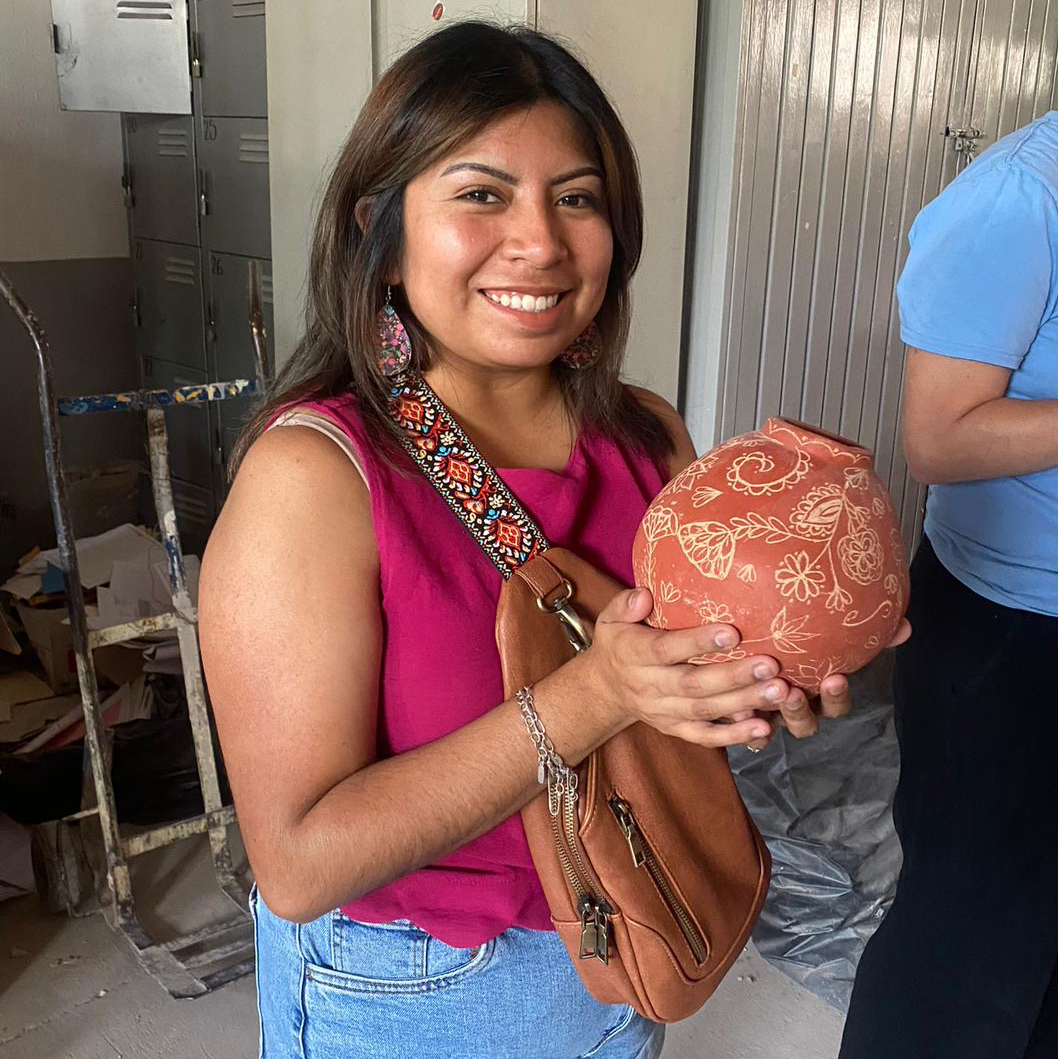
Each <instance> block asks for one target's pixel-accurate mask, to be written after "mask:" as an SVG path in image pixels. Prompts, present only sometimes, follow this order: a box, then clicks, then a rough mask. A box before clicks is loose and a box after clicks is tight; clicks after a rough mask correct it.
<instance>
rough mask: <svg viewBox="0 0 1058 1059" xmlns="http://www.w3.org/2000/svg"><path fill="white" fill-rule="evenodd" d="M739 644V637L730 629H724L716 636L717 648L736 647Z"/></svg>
mask: <svg viewBox="0 0 1058 1059" xmlns="http://www.w3.org/2000/svg"><path fill="white" fill-rule="evenodd" d="M737 643H738V637H737V636H736V635H735V634H734V633H733V632H732V631H731V630H730V629H724V630H722V631H721V632H718V633H717V634H716V646H717V647H734V646H735V644H737Z"/></svg>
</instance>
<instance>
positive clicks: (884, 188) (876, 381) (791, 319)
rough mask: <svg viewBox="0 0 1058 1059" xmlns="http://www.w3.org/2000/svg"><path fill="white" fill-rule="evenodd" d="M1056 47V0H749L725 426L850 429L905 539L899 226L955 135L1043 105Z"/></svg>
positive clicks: (937, 177)
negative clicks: (884, 488) (778, 419)
mask: <svg viewBox="0 0 1058 1059" xmlns="http://www.w3.org/2000/svg"><path fill="white" fill-rule="evenodd" d="M1056 53H1058V0H859V2H855V0H748V2H747V5H746V10H745V16H744V23H743V30H742V62H741V72H740V86H739V113H738V128H737V134H736V144H737V146H736V170H735V174H736V175H735V190H734V201H733V210H734V216H733V226H732V231H733V234H732V237H731V244H730V248H729V272H728V304H727V312H726V318H725V327H724V340H723V341H724V350H725V357H724V363H725V372H724V380H723V396H724V401H723V409H722V413H721V429H722V433H723V434H725V435H730V434H733V433H736V432H739V431H743V430H749V429H752V428H753V427H755V426H756V425H757V424H758V423H759V422H760V421H761V420H763V419H764V418H766V417H767V416H769V415H775V414H776V413H779V414H782V415H785V416H788V417H793V418H797V419H803V420H805V421H806V422H810V423H815V424H818V425H821V426H823V427H824V428H825V429H828V430H832V431H837V432H839V433H842V434H845V435H848V436H851V437H854V438H857V439H859V440H860V441H862V442H863V443H865V444H867V445H869V446H871V447H872V448H873V449H874V450H875V452H876V454H877V466H878V470H879V473H880V474H881V475H882V477H883V479H885V480H887V481H888V482H889V484H890V488H891V490H892V492H893V496H894V499H895V501H896V503H897V505H898V507H899V508H901V509H902V513H903V520H902V521H903V525H904V529H905V535H906V536H907V537H908V538H909V539H910V538H911V537H913V536H916V535H917V533H918V531H919V529H920V523H921V509H922V501H923V499H924V490H923V489H921V488H920V487H919V486H918V485H917V483H915V482H913V481H912V480H911V479H910V478H909V477H908V476H907V470H906V466H905V464H904V460H903V456H902V454H901V451H900V445H899V438H898V429H897V423H898V417H899V406H900V390H901V381H902V376H903V361H904V349H903V345H902V343H901V342H900V337H899V327H898V320H897V311H896V300H895V298H894V296H893V290H894V287H895V283H896V278H897V276H898V275H899V271H900V268H901V266H902V264H903V260H904V255H905V253H906V247H907V231H908V229H909V228H910V226H911V222H912V221H913V220H914V218H915V214H916V213H917V212H918V210H919V209H920V208H921V206H922V205H923V204H924V203H926V202H928V201H929V200H930V199H932V198H933V197H934V196H935V195H936V194H937V192H938V191H939V190H940V189H941V188H942V187H943V186H944V184H946V183H947V182H948V181H949V180H951V179H952V177H953V176H954V175H955V173H956V171H957V168H958V166H959V165H961V164H964V162H965V159H966V158H967V157H968V155H969V153H970V150H972V149H973V148H976V149H977V150H980V149H982V148H983V147H986V146H987V145H988V144H990V143H992V142H994V140H995V139H996V138H997V137H998V136H1002V135H1005V134H1006V133H1007V132H1010V131H1011V130H1012V129H1015V128H1017V127H1018V126H1020V125H1023V124H1025V123H1026V122H1027V121H1030V120H1031V119H1032V118H1034V117H1037V116H1039V115H1040V114H1042V113H1044V112H1046V111H1047V110H1049V109H1051V108H1052V107H1053V106H1054V100H1055V69H1056V63H1055V58H1056ZM959 130H965V131H966V132H967V133H968V134H970V137H971V138H969V139H962V140H958V141H957V137H956V136H955V135H954V134H955V133H956V132H957V131H959ZM946 131H947V132H949V133H951V135H946ZM975 132H976V133H979V134H980V135H979V136H978V138H977V139H976V140H975V139H973V138H972V134H973V133H975ZM957 147H960V148H962V147H966V148H969V149H970V150H964V151H962V152H960V151H958V150H957V149H956V148H957Z"/></svg>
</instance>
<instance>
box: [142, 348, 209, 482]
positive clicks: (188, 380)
mask: <svg viewBox="0 0 1058 1059" xmlns="http://www.w3.org/2000/svg"><path fill="white" fill-rule="evenodd" d="M143 381H144V385H145V386H146V387H147V388H148V389H152V390H175V389H178V388H179V387H181V386H200V385H202V383H204V382H207V381H208V380H207V378H206V373H205V372H204V371H193V370H192V369H190V368H185V367H181V366H180V365H178V364H167V363H166V362H165V361H164V360H155V359H153V358H151V359H148V360H144V362H143ZM210 412H211V410H210V407H209V405H206V404H197V405H196V404H191V405H187V406H186V407H183V408H172V409H170V410H168V411H166V413H165V422H166V427H167V428H168V431H169V465H170V467H171V468H172V474H173V478H176V479H179V480H181V481H184V482H187V483H189V484H191V485H197V486H199V487H201V488H202V489H207V490H211V489H212V487H213V453H214V445H213V437H214V434H213V430H212V429H211V423H212V416H211V414H210Z"/></svg>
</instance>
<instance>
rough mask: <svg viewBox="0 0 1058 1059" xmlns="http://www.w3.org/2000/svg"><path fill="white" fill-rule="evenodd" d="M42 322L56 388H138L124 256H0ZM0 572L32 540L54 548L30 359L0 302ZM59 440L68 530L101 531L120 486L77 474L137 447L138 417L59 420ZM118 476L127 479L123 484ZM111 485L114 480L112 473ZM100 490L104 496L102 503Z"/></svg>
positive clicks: (118, 512) (131, 455) (116, 512)
mask: <svg viewBox="0 0 1058 1059" xmlns="http://www.w3.org/2000/svg"><path fill="white" fill-rule="evenodd" d="M0 268H2V269H3V270H4V272H6V273H7V275H8V276H9V277H10V278H11V280H12V281H13V282H14V284H15V285H16V287H17V288H18V290H19V293H20V294H21V295H22V297H23V298H24V299H25V301H26V302H27V303H28V304H29V305H31V306H32V307H33V308H34V310H35V312H36V313H37V316H38V318H39V319H40V321H41V323H42V324H43V325H44V327H45V328H46V329H47V332H48V339H49V343H50V346H51V353H52V360H53V363H54V370H55V387H56V391H57V393H58V394H59V395H73V394H82V393H93V392H101V391H110V390H123V389H130V388H135V387H136V386H138V385H139V383H138V380H137V368H136V359H135V352H134V349H133V343H132V328H131V327H130V325H129V310H128V297H129V289H130V286H131V283H132V273H131V267H130V263H129V261H128V259H122V258H109V259H88V260H83V261H32V262H2V263H0ZM0 365H2V368H0V423H3V424H4V432H3V444H2V447H0V577H2V576H5V575H6V574H7V573H8V572H9V571H10V569H11V567H12V565H13V564H14V563H15V561H16V559H17V558H18V556H19V555H22V554H23V553H25V552H26V551H28V550H29V549H30V548H32V547H33V545H35V544H39V545H41V547H51V546H52V545H53V544H54V540H55V533H54V529H53V527H52V520H51V510H50V508H49V506H48V491H47V479H46V476H45V473H44V452H43V441H42V435H41V421H40V411H39V407H38V404H37V374H36V357H35V354H34V350H33V346H32V344H31V343H30V340H29V337H28V336H27V335H26V333H25V332H24V331H23V330H22V328H21V326H20V325H19V323H18V321H17V320H16V319H15V317H14V314H13V313H11V312H9V311H8V310H7V306H6V305H0ZM61 422H62V439H63V447H64V457H65V464H66V467H67V470H68V474H69V477H70V479H71V494H72V496H71V499H72V501H73V506H74V509H75V510H74V529H75V531H76V532H77V533H78V535H86V534H90V533H93V532H94V533H98V532H100V531H101V530H102V529H104V528H107V527H109V526H111V525H113V524H114V522H115V521H124V517H125V516H127V515H128V514H129V513H130V512H129V510H128V505H127V504H124V505H122V504H119V503H117V502H118V501H119V500H120V499H122V496H123V495H124V496H125V497H126V498H127V497H128V490H127V488H126V489H125V491H124V494H122V489H121V488H117V489H115V488H106V487H103V488H99V487H98V486H105V484H106V483H99V482H98V480H96V482H95V483H93V482H92V481H91V480H82V479H84V475H85V473H86V472H91V471H96V472H98V471H100V470H103V469H105V468H111V469H113V468H114V467H115V465H121V464H122V463H126V462H127V461H129V460H130V459H135V458H136V457H138V456H140V455H141V454H142V452H143V450H144V444H145V442H144V438H143V420H142V417H141V416H135V415H127V416H126V415H116V414H115V415H113V416H105V417H103V416H93V417H90V418H84V419H64V420H62V421H61ZM127 477H128V476H125V479H124V480H125V481H127ZM110 484H111V485H114V486H119V485H120V483H118V482H117V481H116V480H115V479H111V481H110ZM100 496H105V497H106V498H107V502H106V504H101V503H100V499H99V498H100Z"/></svg>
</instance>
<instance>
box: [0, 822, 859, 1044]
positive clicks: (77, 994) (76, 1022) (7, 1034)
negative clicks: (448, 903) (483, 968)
mask: <svg viewBox="0 0 1058 1059" xmlns="http://www.w3.org/2000/svg"><path fill="white" fill-rule="evenodd" d="M134 878H135V882H136V892H137V895H138V896H139V895H141V894H142V895H143V896H142V898H141V915H142V916H143V918H144V920H145V922H146V923H147V925H148V927H149V929H152V930H154V931H156V932H157V933H158V934H159V935H161V934H163V933H164V932H165V931H170V932H175V931H174V928H175V927H176V925H177V924H179V927H180V928H182V929H184V930H191V929H194V928H196V927H198V926H200V925H203V924H204V923H206V922H208V921H209V920H210V918H211V917H212V916H214V915H217V914H223V912H224V909H225V907H226V900H225V899H223V898H220V897H219V896H218V895H217V894H216V893H215V887H214V886H212V885H211V881H212V880H211V873H210V870H209V863H208V857H207V855H206V853H205V851H204V849H203V846H202V843H201V842H199V841H198V840H189V841H188V842H185V843H181V844H180V845H179V846H177V847H172V848H171V849H169V850H165V851H159V852H158V853H154V854H150V855H148V856H147V857H144V858H141V859H140V860H139V861H138V862H137V863H136V872H135V874H134ZM153 895H161V896H158V897H157V898H155V897H154V896H153ZM841 1023H842V1017H841V1015H840V1014H839V1013H838V1012H836V1011H834V1010H833V1009H832V1008H830V1007H828V1006H827V1005H826V1004H824V1003H823V1002H822V1001H820V1000H818V999H817V998H816V997H815V996H813V995H812V994H811V993H808V992H806V991H805V990H804V989H802V988H801V987H800V986H798V985H797V984H795V983H794V982H792V981H790V980H789V979H788V978H786V977H785V976H784V975H782V974H780V973H779V972H778V971H776V970H774V969H773V968H772V967H771V966H770V965H769V964H767V963H765V962H764V960H762V959H761V958H760V956H758V955H757V953H756V952H755V951H753V950H747V951H746V952H745V953H743V955H742V956H741V958H740V959H739V961H738V962H737V964H736V965H735V967H734V969H733V970H732V971H731V973H730V974H729V975H728V977H727V979H726V980H725V981H724V983H723V984H722V985H721V987H720V989H719V990H718V991H717V993H716V994H715V996H714V997H713V999H712V1000H711V1001H710V1002H709V1004H708V1005H706V1007H705V1008H704V1009H703V1010H702V1011H701V1012H699V1014H698V1015H696V1016H695V1017H694V1018H692V1019H688V1020H687V1021H686V1022H683V1023H681V1024H679V1025H677V1026H674V1027H671V1028H670V1030H669V1038H668V1044H667V1045H666V1048H665V1059H834V1056H835V1055H836V1054H837V1047H838V1041H839V1038H840V1034H841ZM350 1054H351V1056H352V1053H350ZM256 1055H257V1019H256V1009H255V1003H254V990H253V980H252V978H244V979H242V980H240V981H238V982H234V983H232V984H230V985H228V986H225V987H224V988H222V989H220V990H218V991H217V992H215V993H213V994H210V995H208V996H205V997H202V998H199V999H197V1000H182V1001H178V1000H173V999H171V998H170V997H169V996H168V994H166V993H165V992H164V991H163V990H162V989H161V987H160V986H158V985H157V984H156V983H155V982H154V980H153V979H151V978H150V977H148V976H147V974H146V973H145V972H144V971H143V970H141V968H140V966H139V964H138V963H137V962H136V959H135V957H134V955H133V953H132V950H131V948H130V946H129V945H128V943H127V942H126V941H125V939H124V938H122V937H120V936H118V935H116V934H115V933H114V932H113V931H111V930H110V928H109V927H108V926H107V924H106V922H105V921H104V920H103V918H102V917H101V916H93V917H90V918H87V919H68V918H66V917H64V916H52V915H49V914H47V913H45V912H44V911H43V910H42V908H41V906H40V905H39V903H38V901H37V899H36V897H35V896H30V897H21V898H15V899H13V900H9V901H6V902H3V903H2V904H0V1059H253V1057H254V1056H256ZM527 1059H531V1056H530V1055H529V1053H527Z"/></svg>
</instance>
